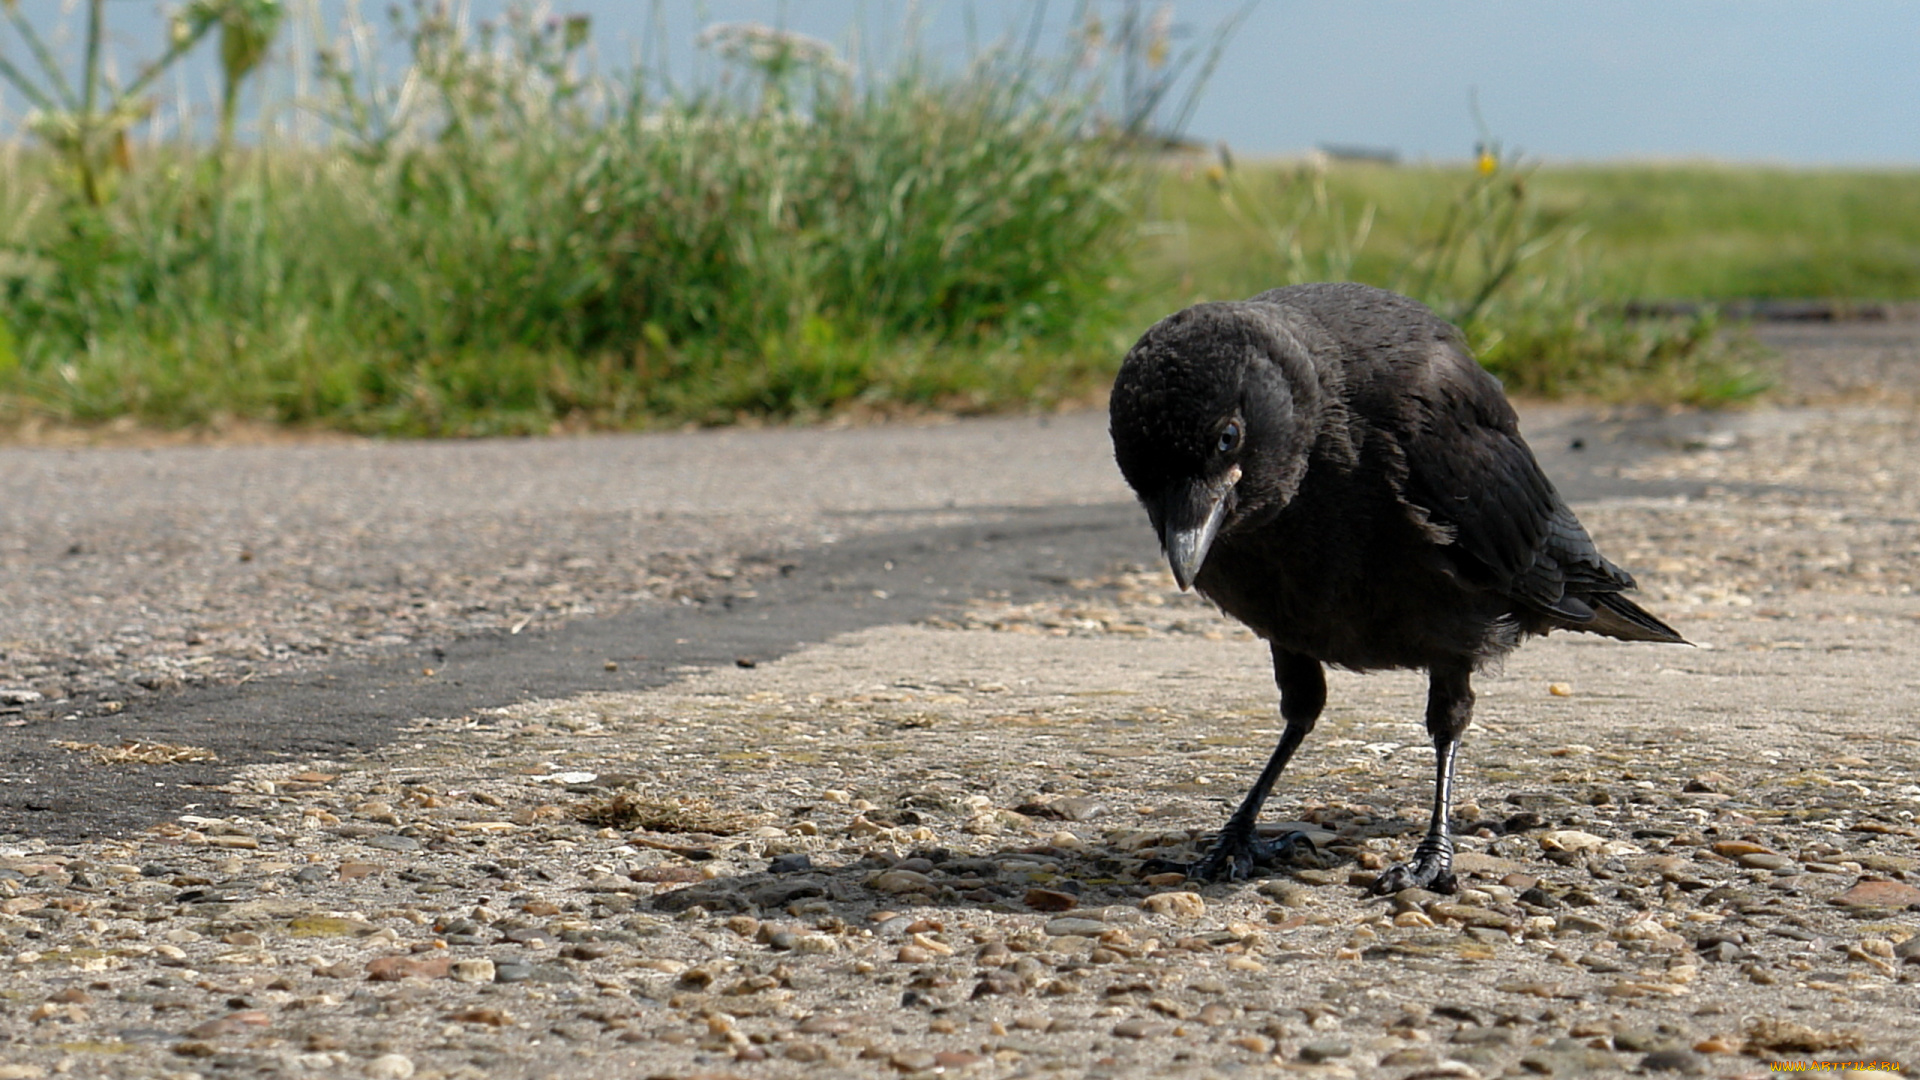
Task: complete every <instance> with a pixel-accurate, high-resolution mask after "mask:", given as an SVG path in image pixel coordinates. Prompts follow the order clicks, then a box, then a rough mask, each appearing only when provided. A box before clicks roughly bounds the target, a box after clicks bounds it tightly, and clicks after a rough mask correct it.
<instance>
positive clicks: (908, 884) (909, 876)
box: [867, 870, 933, 894]
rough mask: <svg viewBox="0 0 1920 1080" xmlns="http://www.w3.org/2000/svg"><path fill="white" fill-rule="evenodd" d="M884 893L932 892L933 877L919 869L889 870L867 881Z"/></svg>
mask: <svg viewBox="0 0 1920 1080" xmlns="http://www.w3.org/2000/svg"><path fill="white" fill-rule="evenodd" d="M867 884H868V885H869V886H870V887H872V888H873V889H876V890H878V891H880V892H883V893H895V894H898V893H912V892H932V891H933V879H932V878H930V877H928V876H927V875H925V874H922V873H920V872H919V871H918V870H887V871H884V872H882V873H881V874H879V875H877V876H876V877H874V879H873V880H872V881H870V882H868V883H867Z"/></svg>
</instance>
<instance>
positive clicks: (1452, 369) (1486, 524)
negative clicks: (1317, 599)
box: [1395, 342, 1633, 622]
mask: <svg viewBox="0 0 1920 1080" xmlns="http://www.w3.org/2000/svg"><path fill="white" fill-rule="evenodd" d="M1425 360H1426V364H1425V369H1424V370H1423V371H1421V372H1420V373H1419V376H1420V377H1419V378H1417V379H1416V380H1414V381H1415V383H1416V385H1418V386H1419V388H1420V389H1419V392H1417V393H1414V394H1411V395H1408V396H1406V397H1405V398H1403V399H1402V400H1403V401H1404V402H1405V403H1406V404H1405V408H1404V410H1403V411H1402V412H1401V414H1400V416H1399V421H1400V423H1399V424H1397V425H1396V426H1397V427H1398V428H1399V430H1398V431H1397V432H1396V433H1395V434H1396V435H1397V436H1398V442H1399V447H1400V450H1401V452H1402V454H1403V455H1404V460H1405V468H1406V480H1405V486H1404V490H1403V494H1404V496H1405V498H1406V500H1407V503H1408V504H1409V509H1410V511H1412V512H1413V513H1414V514H1415V516H1416V518H1419V517H1424V519H1425V524H1426V525H1427V527H1428V528H1429V530H1430V531H1432V532H1434V533H1436V534H1437V535H1438V536H1440V537H1444V538H1445V539H1446V540H1449V541H1451V543H1452V544H1454V545H1457V547H1458V549H1459V551H1460V552H1461V553H1463V554H1464V555H1466V556H1468V557H1469V558H1470V559H1471V560H1472V562H1473V563H1475V564H1478V565H1477V567H1470V568H1469V572H1470V573H1472V572H1473V571H1476V570H1477V571H1478V573H1475V574H1474V576H1478V577H1482V578H1483V580H1484V581H1485V583H1486V584H1487V585H1489V586H1491V587H1493V588H1496V589H1499V590H1500V591H1501V592H1504V593H1506V594H1507V595H1509V596H1511V597H1513V598H1514V599H1515V600H1519V601H1521V602H1523V603H1526V604H1528V605H1530V606H1532V607H1536V608H1539V609H1541V610H1543V611H1547V612H1550V613H1552V614H1555V615H1558V616H1560V617H1562V618H1566V619H1570V620H1573V621H1575V622H1585V621H1587V620H1588V619H1590V618H1592V616H1593V611H1592V608H1591V607H1590V606H1588V605H1587V604H1586V603H1585V602H1584V601H1582V600H1581V599H1580V596H1579V595H1577V594H1587V593H1594V592H1617V591H1619V590H1620V589H1623V588H1632V587H1633V579H1632V578H1631V577H1629V576H1628V575H1627V574H1626V572H1625V571H1623V570H1621V569H1619V568H1618V567H1616V566H1614V565H1613V564H1612V563H1610V562H1608V561H1607V560H1606V559H1605V558H1604V557H1602V556H1601V554H1600V552H1599V550H1598V549H1596V548H1595V547H1594V544H1593V540H1592V538H1591V537H1589V536H1588V535H1587V530H1586V529H1585V528H1583V527H1582V526H1581V524H1580V522H1579V519H1577V518H1575V517H1574V516H1573V511H1572V510H1569V509H1568V508H1567V505H1566V503H1565V502H1564V501H1562V500H1561V498H1560V494H1559V492H1557V491H1555V490H1554V487H1553V483H1552V481H1550V480H1548V479H1547V476H1546V474H1545V473H1543V472H1542V471H1541V470H1540V464H1539V462H1537V461H1535V460H1534V457H1533V451H1532V450H1530V449H1528V447H1527V444H1526V442H1525V441H1524V440H1523V439H1521V437H1520V428H1519V421H1518V418H1517V417H1516V416H1515V415H1514V412H1513V407H1512V406H1511V405H1509V404H1507V400H1506V396H1505V395H1504V394H1503V393H1502V392H1501V390H1500V384H1499V383H1498V382H1496V381H1495V380H1494V379H1493V377H1492V376H1491V375H1488V374H1487V373H1486V372H1485V371H1484V370H1483V369H1482V368H1481V367H1480V365H1479V364H1477V363H1475V362H1474V361H1473V359H1472V358H1471V357H1469V356H1467V355H1466V353H1465V351H1464V350H1463V349H1461V348H1459V347H1458V346H1457V345H1454V344H1453V343H1450V342H1449V343H1444V344H1443V343H1435V345H1434V346H1433V347H1432V348H1431V350H1430V351H1428V353H1427V356H1426V357H1425Z"/></svg>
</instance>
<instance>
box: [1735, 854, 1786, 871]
mask: <svg viewBox="0 0 1920 1080" xmlns="http://www.w3.org/2000/svg"><path fill="white" fill-rule="evenodd" d="M1735 861H1737V862H1738V863H1739V864H1740V865H1741V866H1744V867H1747V868H1748V869H1750V870H1786V869H1789V868H1790V867H1792V866H1793V860H1792V859H1789V858H1787V857H1786V856H1785V855H1775V854H1773V853H1772V852H1770V851H1753V852H1748V853H1747V854H1745V855H1742V856H1740V857H1739V858H1738V859H1737V860H1735Z"/></svg>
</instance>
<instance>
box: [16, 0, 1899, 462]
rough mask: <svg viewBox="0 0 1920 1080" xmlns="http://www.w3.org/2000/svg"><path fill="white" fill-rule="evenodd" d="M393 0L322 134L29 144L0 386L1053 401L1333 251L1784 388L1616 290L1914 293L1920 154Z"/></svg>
mask: <svg viewBox="0 0 1920 1080" xmlns="http://www.w3.org/2000/svg"><path fill="white" fill-rule="evenodd" d="M208 3H212V4H214V5H215V7H211V8H207V9H206V10H207V11H209V12H211V11H214V10H215V9H216V8H218V7H219V4H220V3H232V4H240V5H243V7H244V5H248V4H251V5H253V6H252V7H245V8H244V10H247V11H256V9H257V11H266V12H271V11H273V10H277V9H275V8H273V7H272V5H271V4H270V3H267V0H208ZM263 5H264V6H263ZM96 8H97V5H96ZM99 10H104V9H99ZM219 10H226V9H224V8H219ZM235 10H241V9H239V8H236V9H235ZM515 10H518V9H515ZM8 18H10V19H13V20H14V21H15V22H18V21H19V13H18V12H15V11H14V10H13V9H8ZM398 18H399V20H400V21H398V22H396V24H395V26H394V27H393V33H394V34H395V35H396V38H397V40H399V41H400V42H403V43H404V44H405V45H406V47H407V48H409V49H410V50H411V53H412V66H411V67H410V68H409V69H408V71H407V73H406V77H405V79H404V80H403V81H404V83H405V85H406V86H407V88H408V89H407V90H406V92H405V94H402V93H401V92H400V90H399V89H398V87H399V85H400V82H398V81H395V80H394V79H392V78H387V79H385V80H384V81H383V79H382V78H380V77H377V76H376V74H374V73H371V72H368V71H363V70H359V69H356V68H355V67H354V66H353V64H352V62H351V58H350V57H348V56H347V55H346V54H345V53H339V52H334V53H325V54H323V60H322V69H323V70H322V73H323V75H324V78H323V80H322V82H323V85H324V86H325V88H326V89H325V94H324V96H323V99H322V100H319V101H317V102H309V103H307V107H309V108H313V109H315V110H317V111H319V112H320V113H322V114H323V115H325V116H327V117H328V118H329V120H330V122H331V123H332V125H333V134H332V138H331V141H330V142H327V143H325V144H324V145H320V144H313V143H303V144H294V145H287V144H284V143H280V142H276V141H274V140H273V139H272V138H269V137H267V136H268V133H267V132H266V131H265V130H263V131H262V132H260V133H258V138H257V139H256V140H255V141H254V142H253V143H251V144H249V143H247V142H245V141H244V140H240V141H235V140H233V139H232V138H230V137H229V136H228V135H227V134H225V133H224V132H225V130H226V129H225V128H223V136H222V139H221V141H220V143H219V144H217V145H215V146H204V145H190V146H189V145H179V144H161V145H157V146H150V147H148V148H146V149H135V148H134V147H135V144H134V143H133V142H132V141H131V140H130V139H129V138H128V137H127V136H128V133H129V131H131V130H132V129H131V128H130V127H128V126H127V125H130V124H134V123H137V122H138V121H137V118H138V117H139V116H140V115H143V114H142V113H141V112H140V111H139V110H138V109H132V108H125V109H122V108H120V107H119V106H116V107H115V108H116V109H119V111H107V112H102V113H100V114H98V115H95V114H89V113H85V112H70V113H68V114H60V116H64V119H63V120H62V123H61V124H52V123H48V122H45V121H46V117H45V116H43V117H42V121H41V122H38V123H37V124H36V125H34V126H33V127H32V130H33V131H35V132H38V133H40V138H39V139H38V141H32V142H18V141H16V142H14V143H11V144H7V145H5V146H0V424H5V423H9V422H11V423H16V424H17V423H20V422H23V421H27V422H53V423H56V424H80V425H86V424H94V423H101V422H106V421H114V420H120V421H123V422H124V421H126V420H128V419H131V420H132V421H134V422H137V423H139V424H143V425H151V426H158V427H169V428H179V427H193V426H216V427H217V426H219V425H221V424H222V423H225V422H227V421H229V420H246V421H253V422H265V423H271V424H286V425H296V426H316V427H329V428H337V429H344V430H350V431H359V432H367V433H382V434H399V435H480V434H503V433H527V432H540V431H548V430H554V429H556V428H569V429H583V428H634V427H648V426H654V425H661V424H681V423H687V422H695V423H727V422H733V421H738V420H742V419H748V418H763V417H764V418H774V419H783V418H791V419H808V418H814V417H819V416H823V415H827V414H830V413H840V412H847V411H865V412H880V413H895V412H912V411H924V410H945V411H958V412H976V411H990V410H1001V409H1025V408H1035V407H1040V408H1045V407H1051V406H1055V405H1059V404H1062V403H1068V402H1074V401H1089V400H1097V399H1098V397H1099V396H1100V394H1101V393H1102V392H1103V390H1104V388H1105V385H1106V383H1107V381H1108V380H1109V379H1110V378H1111V375H1112V372H1113V370H1114V369H1115V367H1116V366H1117V364H1118V362H1119V359H1120V357H1121V355H1122V354H1123V353H1124V351H1125V349H1126V348H1127V346H1128V344H1129V343H1130V342H1131V341H1132V340H1133V338H1134V337H1135V336H1137V335H1138V334H1139V332H1140V331H1141V330H1142V329H1144V328H1145V326H1146V325H1148V324H1149V323H1151V322H1152V321H1153V320H1155V319H1157V318H1159V317H1160V316H1162V315H1165V314H1167V313H1169V312H1171V311H1173V310H1175V309H1177V308H1179V307H1182V306H1184V305H1186V304H1189V303H1192V302H1194V301H1197V300H1203V299H1223V298H1237V297H1243V296H1246V295H1249V294H1252V293H1254V292H1258V291H1261V290H1263V289H1266V288H1271V287H1273V286H1276V285H1284V284H1288V283H1293V282H1300V281H1310V280H1359V281H1366V282H1369V283H1373V284H1378V285H1382V286H1385V287H1389V288H1395V289H1398V290H1400V291H1404V292H1407V293H1409V294H1411V295H1414V296H1416V297H1418V298H1420V299H1422V300H1424V301H1426V302H1428V303H1430V304H1432V305H1433V306H1434V307H1435V308H1436V309H1437V310H1439V311H1440V312H1441V313H1442V314H1443V315H1445V316H1447V317H1448V318H1450V319H1453V320H1455V321H1456V322H1458V323H1459V324H1460V325H1461V327H1462V329H1463V330H1464V331H1465V333H1466V335H1467V338H1468V340H1469V342H1470V343H1471V344H1472V345H1473V347H1474V348H1475V350H1476V352H1477V354H1478V355H1479V356H1480V358H1481V361H1482V362H1483V363H1484V364H1486V365H1487V366H1488V368H1489V369H1490V370H1492V371H1494V372H1495V374H1497V375H1499V376H1500V377H1501V378H1502V379H1503V380H1504V381H1505V382H1506V384H1507V386H1508V387H1509V389H1510V390H1512V391H1514V392H1518V393H1526V394H1535V395H1547V396H1562V395H1584V396H1590V397H1595V398H1601V399H1607V400H1650V401H1660V402H1690V403H1702V404H1717V403H1725V402H1731V401H1738V400H1742V399H1744V398H1748V397H1751V396H1752V395H1754V394H1755V393H1757V392H1759V391H1760V390H1762V389H1763V388H1764V385H1765V383H1764V378H1763V377H1762V375H1761V372H1762V370H1763V364H1760V363H1757V362H1756V360H1755V357H1754V356H1753V355H1752V353H1751V351H1750V350H1747V349H1744V348H1743V347H1742V346H1741V345H1740V344H1739V343H1738V341H1737V339H1736V338H1735V337H1733V336H1730V335H1726V334H1722V333H1720V332H1719V331H1720V329H1721V328H1720V327H1719V326H1718V324H1717V322H1716V321H1715V319H1714V318H1713V316H1712V315H1711V314H1709V315H1705V316H1700V317H1692V318H1686V319H1676V320H1665V321H1645V320H1642V321H1630V320H1627V319H1625V318H1624V317H1623V316H1622V315H1621V313H1620V302H1621V301H1623V300H1627V299H1634V298H1660V299H1667V298H1693V299H1708V300H1714V299H1734V298H1749V297H1818V296H1847V297H1859V298H1904V297H1909V296H1913V295H1915V294H1916V293H1920V174H1914V175H1908V174H1901V173H1869V172H1822V171H1793V170H1779V169H1758V168H1732V167H1727V168H1722V167H1713V166H1624V165H1623V166H1617V167H1591V168H1555V169H1537V168H1534V167H1532V166H1530V165H1529V164H1528V163H1526V162H1524V161H1520V160H1516V159H1514V158H1512V157H1508V156H1502V155H1500V154H1499V153H1497V151H1496V152H1490V153H1488V154H1486V155H1483V156H1482V157H1481V158H1480V159H1479V160H1478V161H1476V162H1473V163H1469V164H1465V165H1462V166H1458V167H1404V168H1388V167H1380V166H1367V165H1349V164H1336V165H1332V166H1327V165H1324V164H1320V165H1314V164H1311V163H1308V164H1302V163H1290V164H1254V165H1238V166H1236V165H1234V164H1233V163H1232V162H1230V161H1228V160H1224V159H1222V160H1218V161H1216V160H1212V159H1208V158H1199V157H1194V158H1187V157H1178V156H1174V157H1169V156H1166V155H1163V154H1160V153H1158V152H1157V151H1154V150H1152V149H1150V148H1149V146H1150V143H1149V142H1148V141H1147V140H1143V139H1142V138H1140V137H1139V131H1140V125H1141V124H1144V123H1146V122H1148V121H1151V120H1152V115H1151V113H1150V112H1136V111H1135V106H1136V105H1137V104H1138V103H1137V102H1129V101H1127V100H1124V99H1118V100H1117V99H1116V98H1115V97H1114V95H1113V93H1112V89H1113V85H1114V76H1115V74H1116V73H1117V72H1120V71H1124V70H1128V68H1127V65H1129V64H1131V65H1133V69H1132V70H1133V71H1134V74H1135V75H1137V76H1143V77H1144V76H1152V77H1154V78H1158V77H1160V76H1159V75H1156V72H1160V73H1163V74H1164V72H1165V71H1166V70H1169V68H1168V61H1167V60H1166V59H1165V55H1166V54H1165V53H1164V51H1161V52H1156V51H1155V49H1156V48H1157V47H1158V46H1156V44H1155V42H1154V41H1152V40H1147V39H1143V38H1139V37H1135V38H1128V37H1126V36H1124V35H1122V36H1120V37H1113V36H1111V35H1109V36H1105V37H1096V36H1094V35H1091V34H1089V35H1086V36H1085V37H1084V38H1083V39H1075V40H1072V41H1068V42H1066V43H1064V45H1063V47H1062V49H1061V51H1060V55H1059V56H1055V57H1053V58H1048V57H1036V56H1035V55H1033V54H1032V53H1029V52H1024V51H1023V52H1019V53H1013V52H1002V53H994V52H988V53H983V54H982V55H981V56H980V57H978V58H977V59H976V61H975V62H974V63H973V64H972V65H971V66H969V67H967V68H966V69H964V70H959V71H942V70H937V69H933V68H929V67H926V66H922V65H920V64H918V63H917V62H916V61H914V60H912V59H911V58H909V59H907V60H903V61H902V62H900V63H899V64H898V65H897V67H896V68H895V69H894V70H892V71H890V72H883V73H869V74H867V75H866V76H865V77H863V78H860V79H855V78H853V77H852V76H851V74H850V73H849V69H847V68H846V66H845V65H844V64H842V63H840V62H839V61H838V60H837V58H835V57H834V56H833V54H832V51H831V49H830V48H827V47H825V46H824V45H823V44H822V43H818V42H813V41H812V40H811V39H806V40H797V39H796V40H789V39H788V38H784V37H781V36H779V35H778V34H777V33H774V32H768V31H764V28H762V29H761V30H752V29H751V28H749V29H748V30H746V31H742V32H741V36H739V37H738V38H737V39H736V40H733V41H732V42H731V46H732V47H734V49H735V52H734V59H735V61H737V62H736V63H735V65H734V67H733V68H732V69H730V70H731V72H732V76H733V77H732V78H730V79H728V80H723V81H721V82H718V83H715V84H714V85H711V86H705V87H697V88H691V89H689V88H662V87H659V86H654V85H651V84H648V83H646V82H645V81H644V80H637V79H636V80H629V81H624V82H622V81H612V80H603V79H595V78H591V77H588V76H586V75H584V74H582V62H581V56H582V50H583V49H584V48H585V46H586V27H585V24H584V23H578V24H576V23H575V22H573V21H563V22H541V21H539V20H536V19H534V18H532V17H531V16H530V15H525V14H524V13H523V14H521V15H517V16H511V17H510V18H509V19H508V21H507V22H506V23H505V24H504V25H503V26H500V27H496V28H495V29H494V30H493V31H491V32H490V34H491V36H488V34H481V35H479V36H475V34H474V33H473V32H472V31H471V30H470V29H469V28H466V27H463V26H459V25H455V24H453V23H450V22H448V21H447V18H446V16H445V15H444V13H443V12H441V11H440V9H438V8H435V7H432V6H431V5H421V6H417V7H416V8H415V9H414V10H413V13H412V14H411V15H410V16H407V15H402V16H399V17H398ZM409 20H411V21H409ZM206 25H207V26H208V27H212V26H214V25H215V22H208V23H207V24H206ZM219 25H222V26H224V25H225V24H224V23H222V24H219ZM1123 25H1124V24H1123ZM1147 25H1148V24H1146V23H1144V22H1143V23H1140V24H1139V26H1140V27H1146V26H1147ZM214 32H215V31H214V30H212V29H208V30H206V33H209V34H211V33H214ZM221 32H222V33H224V32H225V31H224V30H223V31H221ZM1141 32H1142V33H1144V32H1146V31H1145V30H1142V31H1141ZM769 35H771V36H769ZM181 40H182V41H185V40H187V39H184V38H183V39H181ZM223 40H224V39H223ZM1094 43H1097V44H1098V45H1099V47H1100V48H1101V49H1105V50H1107V52H1108V53H1109V54H1110V62H1109V63H1107V64H1105V65H1104V66H1102V65H1095V66H1093V67H1091V68H1089V67H1087V66H1085V65H1083V64H1081V63H1079V58H1082V57H1084V56H1086V55H1088V53H1087V49H1088V48H1089V47H1090V45H1091V44H1094ZM1161 44H1164V43H1161ZM721 45H722V47H723V48H725V47H728V43H727V42H725V41H723V42H722V43H721ZM223 55H226V54H225V53H223ZM260 55H264V54H260ZM1192 59H1193V54H1191V53H1189V54H1188V55H1187V60H1188V61H1191V60H1192ZM1143 65H1144V66H1143ZM1155 65H1160V66H1158V67H1156V66H1155ZM236 70H237V69H236ZM0 74H4V72H0ZM16 74H17V70H16ZM244 75H245V71H240V72H239V74H238V75H236V76H235V80H236V81H234V82H233V85H238V82H237V79H238V78H240V77H244ZM1119 82H1120V83H1121V84H1124V85H1129V86H1131V85H1139V84H1140V80H1139V79H1123V80H1119ZM1147 84H1148V85H1151V84H1152V80H1151V79H1148V80H1147ZM77 100H78V99H76V101H77ZM228 100H229V101H231V100H232V98H231V97H229V99H228ZM1153 100H1158V99H1157V98H1154V99H1153ZM48 101H49V102H50V104H49V106H48V107H49V108H53V104H51V103H52V102H53V99H52V98H48ZM72 108H73V109H81V108H82V106H81V105H79V104H74V105H72ZM48 115H53V114H48ZM225 115H226V116H227V117H228V118H229V119H231V117H232V114H231V113H230V112H229V113H227V114H225ZM1127 116H1132V117H1134V121H1137V122H1134V121H1130V122H1127V123H1122V122H1121V121H1120V119H1119V118H1122V117H1127ZM56 118H59V117H56ZM62 125H64V126H62ZM115 125H120V126H118V127H116V126H115ZM62 132H65V134H61V133H62Z"/></svg>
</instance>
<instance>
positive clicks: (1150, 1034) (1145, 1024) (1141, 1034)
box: [1113, 1016, 1173, 1039]
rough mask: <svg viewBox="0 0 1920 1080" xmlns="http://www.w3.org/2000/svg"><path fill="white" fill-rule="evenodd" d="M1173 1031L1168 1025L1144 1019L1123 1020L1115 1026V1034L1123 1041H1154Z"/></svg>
mask: <svg viewBox="0 0 1920 1080" xmlns="http://www.w3.org/2000/svg"><path fill="white" fill-rule="evenodd" d="M1171 1030H1173V1029H1172V1028H1171V1027H1169V1026H1168V1025H1166V1024H1161V1023H1156V1022H1154V1021H1152V1020H1147V1019H1145V1018H1143V1017H1137V1016H1136V1017H1134V1018H1132V1019H1130V1020H1122V1021H1120V1022H1119V1023H1117V1024H1115V1025H1113V1033H1114V1034H1115V1035H1117V1036H1119V1037H1120V1038H1122V1039H1152V1038H1158V1037H1159V1036H1161V1035H1165V1034H1167V1033H1168V1032H1169V1031H1171Z"/></svg>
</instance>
